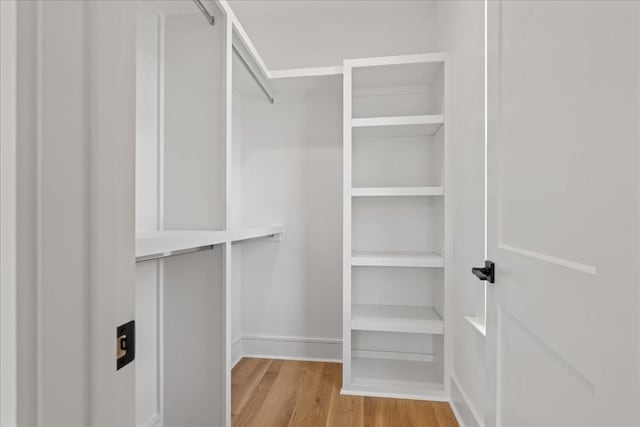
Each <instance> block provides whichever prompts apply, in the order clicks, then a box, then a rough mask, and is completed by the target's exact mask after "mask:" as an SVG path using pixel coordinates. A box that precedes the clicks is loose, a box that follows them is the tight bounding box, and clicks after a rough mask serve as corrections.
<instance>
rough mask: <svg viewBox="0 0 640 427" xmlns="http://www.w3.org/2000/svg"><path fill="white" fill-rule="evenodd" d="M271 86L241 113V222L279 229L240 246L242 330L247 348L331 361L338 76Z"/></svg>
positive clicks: (337, 230)
mask: <svg viewBox="0 0 640 427" xmlns="http://www.w3.org/2000/svg"><path fill="white" fill-rule="evenodd" d="M277 83H278V85H277V91H278V94H279V96H278V99H277V100H276V103H275V104H273V105H271V104H268V103H267V102H265V101H264V99H254V98H248V99H245V100H244V101H245V102H244V103H243V108H242V112H241V114H242V165H243V174H242V184H243V199H242V207H243V210H242V212H243V223H244V224H269V223H281V224H283V226H284V229H285V230H286V232H285V233H284V234H283V235H282V240H281V241H280V242H279V243H273V242H268V241H256V242H246V243H244V244H243V249H242V250H243V253H242V263H243V269H242V333H243V335H244V336H245V337H247V338H248V339H247V340H246V341H247V342H248V345H250V348H249V347H247V350H248V351H249V352H252V353H261V352H269V353H271V354H272V355H273V354H277V355H280V356H289V357H293V356H298V357H325V358H334V359H339V358H340V345H339V342H340V336H341V322H342V313H341V298H342V297H341V292H342V289H341V283H342V279H341V272H342V270H341V262H342V251H341V241H342V225H341V221H342V136H341V132H342V116H341V114H342V112H341V107H340V106H341V92H340V90H341V78H340V77H337V76H336V77H324V78H322V79H292V80H287V81H286V82H277ZM320 88H322V89H320ZM318 338H320V340H318ZM317 341H321V343H318V342H317Z"/></svg>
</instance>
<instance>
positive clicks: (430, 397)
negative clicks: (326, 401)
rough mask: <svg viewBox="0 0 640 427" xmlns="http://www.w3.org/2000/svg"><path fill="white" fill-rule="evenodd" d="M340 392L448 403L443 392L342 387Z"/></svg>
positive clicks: (342, 393)
mask: <svg viewBox="0 0 640 427" xmlns="http://www.w3.org/2000/svg"><path fill="white" fill-rule="evenodd" d="M340 394H341V395H343V396H363V397H383V398H389V399H408V400H425V401H434V402H447V403H449V397H448V396H447V395H446V394H445V393H444V392H428V393H425V394H411V393H387V392H379V391H370V390H358V389H350V388H346V387H342V388H341V389H340Z"/></svg>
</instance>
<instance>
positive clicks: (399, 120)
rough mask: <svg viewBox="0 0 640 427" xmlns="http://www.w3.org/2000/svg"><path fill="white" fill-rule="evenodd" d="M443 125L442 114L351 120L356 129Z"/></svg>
mask: <svg viewBox="0 0 640 427" xmlns="http://www.w3.org/2000/svg"><path fill="white" fill-rule="evenodd" d="M443 123H444V116H443V115H442V114H430V115H419V116H387V117H364V118H357V119H351V126H352V127H354V128H358V127H374V126H410V125H439V124H443Z"/></svg>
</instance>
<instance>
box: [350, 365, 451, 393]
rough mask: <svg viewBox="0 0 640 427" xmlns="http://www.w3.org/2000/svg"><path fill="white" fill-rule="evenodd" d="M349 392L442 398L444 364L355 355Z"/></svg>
mask: <svg viewBox="0 0 640 427" xmlns="http://www.w3.org/2000/svg"><path fill="white" fill-rule="evenodd" d="M351 369H352V381H351V385H350V386H349V387H347V390H345V392H346V393H347V394H366V395H369V396H380V397H395V398H407V399H421V400H426V399H428V400H443V399H445V398H446V396H445V395H444V386H443V379H442V378H443V371H442V366H441V365H440V364H438V363H434V362H417V361H413V360H396V359H371V358H363V357H354V358H352V364H351Z"/></svg>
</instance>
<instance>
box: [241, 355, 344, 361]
mask: <svg viewBox="0 0 640 427" xmlns="http://www.w3.org/2000/svg"><path fill="white" fill-rule="evenodd" d="M244 358H250V359H269V360H294V361H298V362H319V363H342V359H324V358H321V357H298V356H271V355H265V354H245V355H243V356H242V357H241V358H240V359H244ZM240 359H239V360H238V362H239V361H240Z"/></svg>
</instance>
